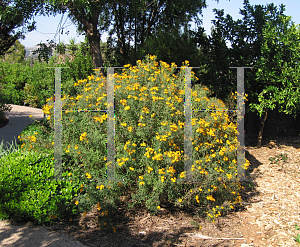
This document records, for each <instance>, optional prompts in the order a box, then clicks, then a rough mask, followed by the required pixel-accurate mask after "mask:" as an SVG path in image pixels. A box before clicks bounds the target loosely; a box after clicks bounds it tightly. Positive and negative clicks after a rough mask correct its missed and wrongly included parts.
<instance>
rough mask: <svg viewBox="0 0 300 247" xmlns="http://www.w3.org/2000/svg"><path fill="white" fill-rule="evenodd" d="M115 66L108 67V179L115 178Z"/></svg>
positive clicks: (114, 179)
mask: <svg viewBox="0 0 300 247" xmlns="http://www.w3.org/2000/svg"><path fill="white" fill-rule="evenodd" d="M114 110H115V109H114V68H111V67H110V68H108V69H107V111H108V114H107V115H108V118H107V119H108V120H107V179H108V180H109V181H112V180H113V181H116V178H115V166H114V165H115V142H114V135H115V134H114V126H115V120H114Z"/></svg>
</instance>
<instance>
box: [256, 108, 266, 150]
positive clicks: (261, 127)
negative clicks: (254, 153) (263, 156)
mask: <svg viewBox="0 0 300 247" xmlns="http://www.w3.org/2000/svg"><path fill="white" fill-rule="evenodd" d="M267 116H268V112H267V111H266V112H265V114H264V115H262V116H261V117H259V120H260V128H259V133H258V140H257V147H258V148H261V141H262V135H263V132H264V127H265V122H266V120H267Z"/></svg>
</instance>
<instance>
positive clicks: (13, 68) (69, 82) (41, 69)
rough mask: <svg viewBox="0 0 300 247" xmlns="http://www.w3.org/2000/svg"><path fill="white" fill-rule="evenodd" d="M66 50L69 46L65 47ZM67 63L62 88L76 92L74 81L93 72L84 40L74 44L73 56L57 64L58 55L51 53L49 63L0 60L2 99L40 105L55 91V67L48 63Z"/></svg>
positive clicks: (65, 90) (62, 65) (19, 103)
mask: <svg viewBox="0 0 300 247" xmlns="http://www.w3.org/2000/svg"><path fill="white" fill-rule="evenodd" d="M67 52H68V50H67ZM57 66H58V67H70V68H66V69H62V73H61V80H62V82H63V83H62V92H64V93H66V94H67V95H71V96H73V95H76V93H77V91H76V89H75V87H74V83H75V82H76V81H78V80H79V79H81V78H86V77H87V76H88V75H90V74H92V73H93V62H92V58H91V56H90V54H89V47H88V46H87V43H86V42H82V43H81V44H80V45H79V46H77V51H76V52H75V56H74V57H73V60H70V59H69V58H67V59H66V61H65V63H62V64H58V58H57V57H55V56H52V57H51V58H50V59H49V61H48V63H46V62H36V63H35V64H34V66H33V67H30V66H29V63H28V62H26V63H22V64H21V63H15V64H9V63H6V62H0V71H1V75H2V76H1V85H2V87H1V88H0V90H1V98H2V99H3V100H2V101H3V103H4V102H5V103H6V104H16V105H23V102H26V104H27V105H29V106H31V107H36V108H42V107H43V105H45V104H46V99H47V98H50V97H51V96H53V94H54V86H55V69H53V68H47V67H57Z"/></svg>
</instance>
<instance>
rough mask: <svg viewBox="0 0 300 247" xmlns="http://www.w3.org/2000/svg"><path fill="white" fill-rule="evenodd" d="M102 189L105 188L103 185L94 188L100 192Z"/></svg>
mask: <svg viewBox="0 0 300 247" xmlns="http://www.w3.org/2000/svg"><path fill="white" fill-rule="evenodd" d="M104 187H105V186H104V185H103V184H101V185H100V186H99V185H98V186H97V187H96V189H100V190H102V189H103V188H104Z"/></svg>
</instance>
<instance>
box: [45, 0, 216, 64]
mask: <svg viewBox="0 0 300 247" xmlns="http://www.w3.org/2000/svg"><path fill="white" fill-rule="evenodd" d="M216 1H217V2H219V0H216ZM45 4H46V6H47V8H45V13H47V14H48V15H49V13H50V14H54V13H65V12H67V11H69V15H68V17H69V18H70V19H71V20H72V21H73V23H74V24H76V25H77V27H78V32H79V33H83V32H84V33H85V34H86V37H87V38H88V40H89V44H90V49H91V54H92V57H93V64H94V67H95V68H98V67H101V66H103V57H102V51H101V48H100V38H101V35H102V33H103V32H105V31H109V33H110V36H109V37H110V38H109V40H108V47H107V50H108V53H113V57H109V54H107V56H106V57H107V58H109V59H111V60H113V59H115V63H117V65H118V66H120V64H122V63H123V64H124V63H127V62H128V61H130V60H133V58H134V59H135V60H136V58H137V54H138V53H139V51H140V50H142V48H143V46H144V43H145V41H146V39H147V38H148V37H151V35H152V33H153V32H154V31H155V30H157V29H158V28H160V27H162V26H166V27H168V28H170V29H171V28H173V27H174V24H175V23H177V24H178V23H179V24H185V23H186V22H189V21H191V20H193V19H194V20H195V22H196V23H197V25H198V24H199V23H200V20H199V16H198V15H199V14H200V13H201V10H202V8H205V7H206V0H185V1H182V0H176V1H170V0H153V1H145V0H134V1H129V0H120V1H116V0H97V1H87V0H73V1H71V0H45ZM114 35H116V39H114V38H113V36H114ZM132 46H133V48H132ZM133 51H134V52H133ZM139 59H141V57H140V58H139ZM113 65H114V66H115V64H113Z"/></svg>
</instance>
